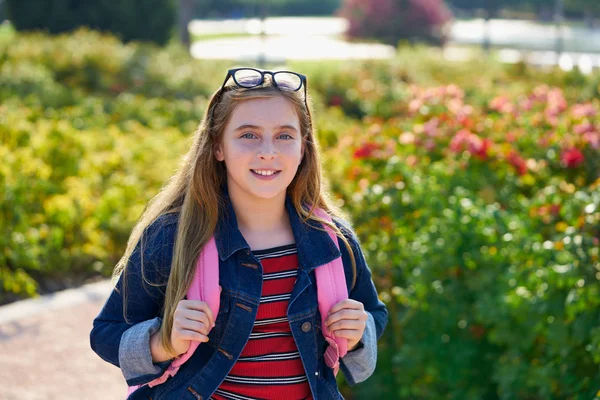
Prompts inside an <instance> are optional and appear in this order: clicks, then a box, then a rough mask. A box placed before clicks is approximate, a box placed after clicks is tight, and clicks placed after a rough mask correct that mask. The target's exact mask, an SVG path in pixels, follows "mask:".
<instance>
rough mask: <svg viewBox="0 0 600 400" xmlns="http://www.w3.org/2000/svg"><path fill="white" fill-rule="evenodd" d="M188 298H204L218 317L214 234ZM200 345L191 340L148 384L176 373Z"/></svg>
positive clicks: (204, 251)
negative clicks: (183, 350)
mask: <svg viewBox="0 0 600 400" xmlns="http://www.w3.org/2000/svg"><path fill="white" fill-rule="evenodd" d="M187 298H188V299H189V300H202V301H204V302H206V303H207V304H208V307H209V308H210V311H212V314H213V318H215V319H216V318H217V314H218V313H219V307H220V302H221V293H220V290H219V254H218V252H217V245H216V243H215V238H214V236H213V237H211V238H210V240H209V241H208V242H207V243H206V245H205V246H204V248H203V249H202V252H201V253H200V256H199V257H198V262H197V263H196V270H195V272H194V279H193V280H192V283H191V284H190V287H189V289H188V291H187ZM199 345H200V342H197V341H195V340H191V341H190V347H188V350H187V351H186V352H185V353H183V354H181V355H180V356H178V357H176V358H175V359H174V360H173V362H172V363H171V365H169V367H168V368H167V369H166V370H165V372H164V373H163V374H162V375H161V376H160V377H158V378H156V379H154V380H152V381H150V382H148V383H146V384H147V385H148V386H150V387H154V386H156V385H160V384H161V383H163V382H165V381H166V380H167V379H168V378H169V377H171V376H173V375H175V374H176V373H177V372H178V371H179V368H180V367H181V366H182V365H183V364H184V363H185V362H186V361H187V360H189V358H190V357H191V356H192V355H193V354H194V352H195V351H196V349H197V348H198V346H199ZM140 386H143V385H137V386H131V387H129V389H128V395H129V394H131V393H133V392H134V391H135V390H137V389H138V388H139V387H140Z"/></svg>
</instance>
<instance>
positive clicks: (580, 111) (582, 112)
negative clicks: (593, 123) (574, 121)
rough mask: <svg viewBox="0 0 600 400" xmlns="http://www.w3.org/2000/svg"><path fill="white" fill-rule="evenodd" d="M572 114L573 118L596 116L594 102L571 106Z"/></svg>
mask: <svg viewBox="0 0 600 400" xmlns="http://www.w3.org/2000/svg"><path fill="white" fill-rule="evenodd" d="M571 115H572V116H573V118H584V117H589V118H591V117H594V116H596V109H595V108H594V105H593V104H592V103H585V104H575V105H574V106H573V107H572V108H571Z"/></svg>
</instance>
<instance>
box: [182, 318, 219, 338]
mask: <svg viewBox="0 0 600 400" xmlns="http://www.w3.org/2000/svg"><path fill="white" fill-rule="evenodd" d="M174 323H175V327H176V328H179V329H187V330H190V331H194V332H199V333H202V334H204V335H208V333H209V332H210V330H211V327H210V325H207V323H205V322H202V321H195V320H191V319H188V318H185V317H184V318H181V317H178V318H177V319H175V321H174Z"/></svg>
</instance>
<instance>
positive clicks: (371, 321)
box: [90, 189, 387, 400]
mask: <svg viewBox="0 0 600 400" xmlns="http://www.w3.org/2000/svg"><path fill="white" fill-rule="evenodd" d="M224 196H225V199H226V203H227V207H226V210H224V211H226V212H224V213H223V214H222V217H221V218H220V220H219V223H218V226H217V229H216V231H215V241H216V244H217V250H218V253H219V259H220V262H219V281H220V282H219V284H220V285H221V286H222V288H223V290H222V292H221V305H220V309H219V313H218V316H217V320H216V325H215V327H214V328H213V329H212V330H211V332H210V334H209V341H208V342H206V343H202V344H201V345H200V346H198V348H197V349H196V351H195V353H194V355H193V356H192V357H191V358H190V359H189V360H188V361H187V362H186V363H185V364H184V365H183V366H182V367H181V368H180V370H179V372H178V373H177V374H176V375H175V376H174V377H171V378H169V379H168V380H167V381H166V382H164V383H163V384H161V385H158V386H155V387H154V388H150V387H148V386H143V387H141V388H140V389H138V390H136V391H135V392H134V393H133V394H132V395H131V396H129V399H146V400H147V399H150V398H151V399H153V400H160V399H190V400H193V399H205V400H208V399H209V398H210V396H211V395H212V393H213V392H214V391H215V390H216V389H217V388H218V387H219V385H220V384H221V382H222V381H223V380H224V379H225V377H226V376H227V374H228V373H229V371H230V370H231V368H232V367H233V365H234V364H235V362H236V360H237V359H238V357H239V355H240V354H241V353H242V350H243V348H244V346H245V345H246V342H247V341H248V338H249V336H250V333H251V331H252V328H253V324H254V320H255V317H256V313H257V310H258V305H259V303H260V297H261V289H262V268H261V265H260V262H259V261H258V259H257V258H256V257H254V255H253V253H252V252H251V251H250V246H249V245H248V244H247V242H246V240H245V239H244V237H243V236H242V234H241V232H240V231H239V230H238V225H237V220H236V217H235V212H234V210H233V206H232V204H231V201H230V199H229V197H228V194H227V190H226V189H225V190H224ZM285 206H286V209H287V211H288V213H289V218H290V224H291V227H292V231H293V234H294V239H295V241H296V246H297V249H298V263H299V266H298V269H299V270H298V276H297V280H296V282H295V284H294V288H293V290H292V294H291V297H290V300H289V307H288V313H287V314H288V319H289V323H290V328H291V331H292V335H293V337H294V340H295V342H296V344H297V346H298V351H299V353H300V358H301V360H302V363H303V365H304V369H305V371H306V374H307V377H308V382H309V385H310V389H311V392H312V394H313V397H314V398H315V399H318V400H325V399H343V397H342V395H341V394H340V392H339V391H338V388H337V384H336V380H335V376H334V374H333V371H332V370H331V368H329V367H327V365H326V364H325V361H324V358H323V354H324V352H325V348H326V346H327V343H326V342H325V339H324V337H323V335H322V334H321V316H320V313H319V310H318V305H317V289H316V280H315V273H314V269H315V268H316V267H318V266H320V265H323V264H325V263H328V262H329V261H331V260H333V259H335V258H337V257H339V255H340V253H341V255H342V261H343V265H344V270H345V274H346V285H347V287H348V292H349V295H350V298H352V299H354V300H357V301H359V302H361V303H363V305H364V308H365V310H366V311H367V314H368V320H367V326H366V329H365V332H364V334H363V337H362V339H361V341H360V343H359V345H358V346H357V348H356V349H354V350H353V351H350V352H348V354H346V356H344V357H343V358H342V359H341V362H340V370H341V371H342V372H343V374H344V376H345V377H346V380H347V382H348V383H349V384H350V385H354V384H356V383H358V382H362V381H364V380H365V379H367V378H368V377H369V376H370V375H371V374H372V373H373V371H374V370H375V363H376V361H377V340H378V339H379V338H380V337H381V335H382V334H383V330H384V329H385V326H386V325H387V310H386V307H385V305H384V304H383V303H382V302H381V301H380V300H379V298H378V296H377V291H376V289H375V285H374V284H373V281H372V280H371V272H370V269H369V267H368V266H367V264H366V262H365V258H364V256H363V253H362V251H361V249H360V246H359V242H358V238H357V237H356V235H355V233H354V232H353V231H352V229H351V228H350V227H349V225H348V224H347V223H346V222H345V221H342V220H340V219H336V218H334V222H335V224H336V225H337V226H338V227H339V228H340V229H341V230H342V232H343V234H344V236H345V237H346V238H347V240H348V241H349V243H350V244H351V247H352V250H353V253H354V257H355V259H356V271H357V275H356V285H355V287H354V289H353V290H350V286H351V284H352V264H351V260H350V257H349V254H348V252H347V249H346V246H345V245H344V243H343V242H341V241H339V239H338V242H339V250H338V248H337V247H336V246H335V244H334V243H333V241H332V240H331V238H330V237H329V235H328V234H327V233H326V232H322V231H319V230H317V229H314V226H315V225H314V223H313V222H309V223H308V224H306V223H303V222H302V220H301V218H300V216H299V215H298V213H297V212H296V210H295V208H294V206H293V204H292V202H291V200H290V199H289V197H288V198H287V199H286V202H285ZM177 221H178V214H176V213H173V214H165V215H162V216H160V217H159V218H158V219H157V220H156V221H155V222H154V223H152V224H151V225H150V226H149V227H148V228H146V231H145V232H144V236H145V238H146V239H144V245H143V246H140V243H139V242H138V244H137V246H136V248H135V250H134V252H133V253H132V255H131V257H130V260H129V264H128V265H127V268H126V269H125V272H124V273H126V274H127V279H128V280H127V286H128V297H127V299H128V304H127V316H128V318H129V320H130V321H129V322H130V323H126V322H125V319H124V318H123V299H122V296H121V294H120V293H118V292H117V291H115V290H114V289H113V291H112V293H111V294H110V296H109V298H108V299H107V301H106V303H105V304H104V306H103V308H102V310H101V311H100V313H99V314H98V316H97V317H96V318H95V319H94V323H93V329H92V331H91V333H90V344H91V347H92V349H93V350H94V352H96V353H97V354H98V355H99V356H100V357H101V358H102V359H103V360H105V361H107V362H109V363H111V364H114V365H116V366H117V367H119V368H120V369H121V371H122V372H123V375H124V377H125V380H126V382H127V384H128V385H129V386H132V385H139V384H144V383H146V382H149V381H151V380H153V379H155V378H157V377H159V376H161V375H162V373H163V372H164V371H165V370H166V368H167V367H168V366H169V365H170V363H171V362H172V361H171V360H169V361H164V362H159V363H153V362H152V356H151V353H150V336H151V335H152V334H153V333H155V332H156V331H158V329H159V328H160V326H161V323H162V318H161V306H162V304H163V301H164V291H165V285H164V284H165V283H166V281H167V279H168V276H169V270H170V265H171V258H172V254H173V247H174V239H175V234H176V231H177ZM142 247H143V250H142ZM141 253H143V255H144V267H145V268H144V277H143V278H142V274H141V257H140V255H141ZM144 280H146V281H149V282H153V283H158V282H161V283H162V284H163V285H162V286H152V285H149V284H147V283H145V282H144ZM116 286H117V288H118V289H119V291H120V292H121V293H122V291H121V289H122V279H121V278H119V280H118V282H117V285H116ZM125 396H126V393H125V392H124V397H125Z"/></svg>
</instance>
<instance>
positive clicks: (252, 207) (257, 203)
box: [229, 191, 289, 234]
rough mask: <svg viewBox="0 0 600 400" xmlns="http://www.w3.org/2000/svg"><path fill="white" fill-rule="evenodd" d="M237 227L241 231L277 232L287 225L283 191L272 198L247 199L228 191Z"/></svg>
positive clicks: (287, 218) (287, 219) (287, 217)
mask: <svg viewBox="0 0 600 400" xmlns="http://www.w3.org/2000/svg"><path fill="white" fill-rule="evenodd" d="M229 198H230V200H231V203H232V205H233V209H234V211H235V216H236V219H237V224H238V228H239V229H240V231H241V232H242V233H244V232H252V233H257V234H261V233H263V234H264V233H269V232H273V233H274V232H279V231H281V230H284V229H286V228H287V227H288V226H289V216H288V212H287V210H286V208H285V192H283V193H282V194H281V195H278V196H276V197H274V198H272V199H267V200H265V199H254V200H253V199H248V198H245V197H243V196H240V194H239V193H236V192H235V191H234V192H231V191H230V192H229Z"/></svg>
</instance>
